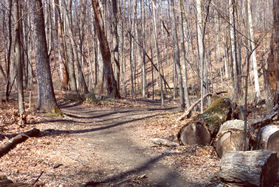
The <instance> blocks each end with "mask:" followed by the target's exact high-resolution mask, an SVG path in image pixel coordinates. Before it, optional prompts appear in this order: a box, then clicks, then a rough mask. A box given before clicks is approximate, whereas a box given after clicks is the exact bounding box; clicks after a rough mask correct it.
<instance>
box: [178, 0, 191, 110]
mask: <svg viewBox="0 0 279 187" xmlns="http://www.w3.org/2000/svg"><path fill="white" fill-rule="evenodd" d="M179 8H180V34H181V56H182V74H183V78H184V79H183V87H184V97H185V104H186V108H189V107H190V100H189V93H188V72H187V63H186V49H185V38H184V19H183V18H184V17H183V14H184V13H185V10H184V8H183V2H182V0H179Z"/></svg>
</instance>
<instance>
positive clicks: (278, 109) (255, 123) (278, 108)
mask: <svg viewBox="0 0 279 187" xmlns="http://www.w3.org/2000/svg"><path fill="white" fill-rule="evenodd" d="M278 114H279V105H278V104H276V105H275V106H274V107H273V108H272V110H271V111H270V112H269V113H268V114H267V115H266V116H264V117H263V118H258V119H254V120H250V121H248V124H249V125H250V126H251V127H253V128H254V129H259V128H261V127H264V126H266V125H268V124H270V123H271V122H272V121H273V119H274V118H275V117H276V116H278Z"/></svg>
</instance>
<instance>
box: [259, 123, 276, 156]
mask: <svg viewBox="0 0 279 187" xmlns="http://www.w3.org/2000/svg"><path fill="white" fill-rule="evenodd" d="M259 134H260V137H259V139H260V142H259V147H260V148H262V149H268V150H271V151H275V152H277V156H279V125H268V126H265V127H263V128H261V130H260V133H259Z"/></svg>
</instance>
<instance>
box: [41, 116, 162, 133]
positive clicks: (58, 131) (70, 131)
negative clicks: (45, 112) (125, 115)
mask: <svg viewBox="0 0 279 187" xmlns="http://www.w3.org/2000/svg"><path fill="white" fill-rule="evenodd" d="M155 116H158V114H156V115H150V116H146V117H142V118H136V119H131V120H126V121H120V122H117V123H113V124H111V125H106V126H103V127H96V128H90V129H82V130H56V129H47V130H44V131H42V132H41V137H42V136H59V135H62V134H82V133H88V132H95V131H101V130H105V129H110V128H113V127H117V126H121V125H125V124H128V123H131V122H135V121H140V120H145V119H149V118H153V117H155ZM42 123H44V122H42Z"/></svg>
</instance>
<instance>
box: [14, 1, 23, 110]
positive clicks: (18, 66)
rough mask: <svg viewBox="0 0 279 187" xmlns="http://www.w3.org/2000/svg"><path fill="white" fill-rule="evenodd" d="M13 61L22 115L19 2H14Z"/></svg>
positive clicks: (19, 108) (19, 107)
mask: <svg viewBox="0 0 279 187" xmlns="http://www.w3.org/2000/svg"><path fill="white" fill-rule="evenodd" d="M14 11H15V31H16V38H15V46H14V48H15V49H14V50H15V51H14V52H15V60H16V69H17V98H18V113H19V115H22V114H23V113H24V111H25V108H24V95H23V66H22V55H21V52H22V47H21V38H22V36H21V29H22V20H20V19H19V18H20V5H19V0H15V10H14Z"/></svg>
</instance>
